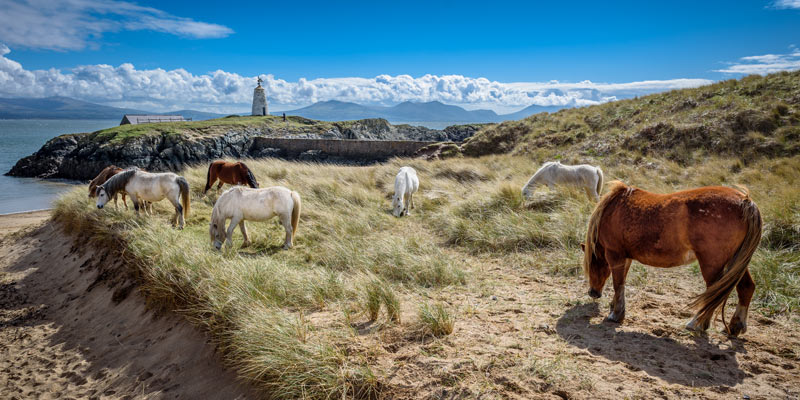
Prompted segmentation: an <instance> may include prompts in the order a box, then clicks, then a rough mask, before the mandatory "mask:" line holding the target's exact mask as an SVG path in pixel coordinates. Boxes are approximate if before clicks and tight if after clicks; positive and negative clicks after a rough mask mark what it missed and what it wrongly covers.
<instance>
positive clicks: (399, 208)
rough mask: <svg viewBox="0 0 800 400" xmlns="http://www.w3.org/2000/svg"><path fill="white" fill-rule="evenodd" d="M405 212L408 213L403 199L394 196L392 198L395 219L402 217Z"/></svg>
mask: <svg viewBox="0 0 800 400" xmlns="http://www.w3.org/2000/svg"><path fill="white" fill-rule="evenodd" d="M404 211H406V209H405V204H403V199H402V197H400V196H398V195H394V197H392V214H394V216H395V217H402V216H403V212H404Z"/></svg>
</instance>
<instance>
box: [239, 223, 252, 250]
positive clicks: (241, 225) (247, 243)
mask: <svg viewBox="0 0 800 400" xmlns="http://www.w3.org/2000/svg"><path fill="white" fill-rule="evenodd" d="M239 230H240V231H242V236H244V243H242V247H247V246H250V239H249V238H248V237H247V227H246V226H244V218H242V222H239Z"/></svg>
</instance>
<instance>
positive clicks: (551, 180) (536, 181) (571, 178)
mask: <svg viewBox="0 0 800 400" xmlns="http://www.w3.org/2000/svg"><path fill="white" fill-rule="evenodd" d="M536 185H547V187H548V188H550V189H553V186H555V185H573V186H578V187H581V188H583V190H585V191H586V195H587V196H589V198H590V199H593V200H594V201H598V200H600V192H601V191H602V190H603V171H602V170H601V169H600V168H599V167H593V166H591V165H586V164H581V165H562V164H561V163H560V162H558V161H555V162H553V161H548V162H546V163H544V165H542V167H541V168H539V170H538V171H536V173H535V174H533V176H532V177H531V179H530V180H528V183H526V184H525V186H523V187H522V196H523V197H525V198H530V197H531V196H532V195H533V191H534V190H536Z"/></svg>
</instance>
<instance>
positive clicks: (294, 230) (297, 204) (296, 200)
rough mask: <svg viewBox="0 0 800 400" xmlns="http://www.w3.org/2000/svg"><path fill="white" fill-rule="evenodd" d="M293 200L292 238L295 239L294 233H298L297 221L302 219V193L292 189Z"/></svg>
mask: <svg viewBox="0 0 800 400" xmlns="http://www.w3.org/2000/svg"><path fill="white" fill-rule="evenodd" d="M292 201H293V202H294V206H293V207H292V240H294V235H295V234H296V233H297V223H298V222H299V221H300V195H299V194H297V192H295V191H292Z"/></svg>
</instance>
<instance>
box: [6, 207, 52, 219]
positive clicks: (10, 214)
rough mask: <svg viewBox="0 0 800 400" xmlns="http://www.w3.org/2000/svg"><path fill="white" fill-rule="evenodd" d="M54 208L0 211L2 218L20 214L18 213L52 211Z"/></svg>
mask: <svg viewBox="0 0 800 400" xmlns="http://www.w3.org/2000/svg"><path fill="white" fill-rule="evenodd" d="M52 210H53V208H52V207H50V208H39V209H36V210H26V211H14V212H10V213H0V218H2V217H9V216H13V215H18V214H31V213H37V212H40V211H52Z"/></svg>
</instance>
